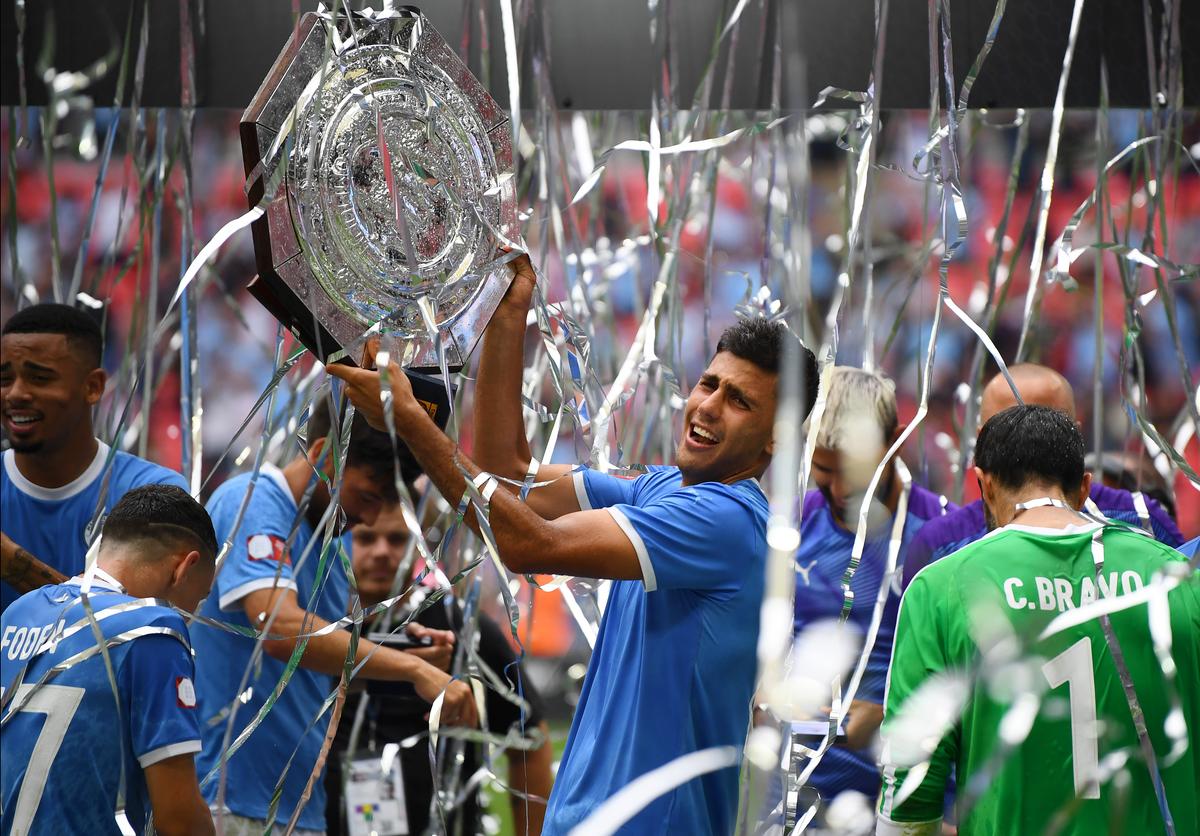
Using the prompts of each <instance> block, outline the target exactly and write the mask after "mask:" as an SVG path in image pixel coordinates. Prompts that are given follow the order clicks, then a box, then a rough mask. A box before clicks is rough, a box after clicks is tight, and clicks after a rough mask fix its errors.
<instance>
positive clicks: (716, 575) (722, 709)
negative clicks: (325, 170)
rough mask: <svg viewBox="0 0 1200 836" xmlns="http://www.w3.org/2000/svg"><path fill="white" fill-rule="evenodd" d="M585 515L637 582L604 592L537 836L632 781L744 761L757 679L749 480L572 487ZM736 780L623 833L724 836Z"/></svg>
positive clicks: (697, 783) (604, 482)
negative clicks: (637, 572) (594, 517)
mask: <svg viewBox="0 0 1200 836" xmlns="http://www.w3.org/2000/svg"><path fill="white" fill-rule="evenodd" d="M574 478H575V480H576V482H575V488H576V493H577V495H578V497H579V504H580V507H581V508H583V509H585V510H586V509H589V508H607V509H608V512H609V513H610V514H612V516H613V518H614V519H615V520H616V522H617V524H618V525H620V526H621V529H622V530H623V531H624V532H625V534H626V535H627V536H628V537H629V539H630V541H631V542H632V543H633V546H634V548H635V550H636V551H637V556H638V561H639V562H640V564H641V567H642V577H643V580H642V581H641V582H638V581H613V582H612V590H611V592H610V593H609V598H608V605H607V607H606V608H605V611H604V617H603V619H602V620H601V623H600V632H599V635H598V637H597V639H596V647H595V649H594V651H593V653H592V659H591V663H590V664H589V665H588V672H587V678H586V679H585V680H584V684H583V693H582V694H581V695H580V699H579V706H578V708H577V709H576V711H575V719H574V722H573V723H572V724H571V734H570V737H569V738H568V740H567V747H566V750H565V751H564V752H563V758H562V763H561V765H560V766H559V770H558V777H557V778H556V780H555V782H554V790H553V792H552V793H551V795H550V806H549V809H548V811H547V815H546V825H545V828H544V829H543V830H542V833H543V834H546V836H555V834H566V833H567V832H568V831H570V830H571V828H572V827H574V826H575V825H577V824H578V823H579V822H581V821H583V820H584V819H585V818H587V816H588V814H590V813H591V812H592V811H593V810H594V809H595V808H596V807H597V806H599V805H600V804H601V803H603V802H604V801H605V800H606V799H607V798H609V797H610V796H612V795H613V794H614V793H615V792H617V791H618V790H620V789H621V788H622V787H624V786H626V785H627V784H628V783H629V782H630V781H632V780H634V779H635V778H637V777H639V776H641V775H643V774H645V773H646V772H649V771H650V770H652V769H655V768H657V767H660V766H663V765H664V764H666V763H669V762H670V761H672V760H674V759H675V758H678V757H680V756H681V755H685V754H688V753H690V752H695V751H698V750H701V749H707V748H709V747H712V746H732V747H734V748H735V749H736V750H737V751H738V752H739V753H740V752H741V749H742V746H743V744H744V743H745V739H746V726H747V723H748V722H749V717H750V702H751V699H752V697H753V691H754V679H755V672H756V668H757V657H756V653H757V645H758V624H759V615H760V612H759V611H760V608H761V606H762V597H763V584H764V575H765V567H766V555H767V546H766V525H767V500H766V497H765V496H764V495H763V492H762V490H761V489H760V488H759V486H758V483H757V482H756V481H754V480H750V479H747V480H744V481H741V482H737V483H735V484H733V485H725V484H722V483H720V482H705V483H703V484H700V485H693V486H691V487H687V488H681V487H680V474H679V470H678V469H677V468H674V467H666V468H652V469H651V472H650V473H649V474H647V475H644V476H641V477H640V478H637V479H632V480H627V479H620V478H616V477H613V476H607V475H604V474H601V473H598V472H595V471H590V470H589V471H582V472H580V473H577V474H575V477H574ZM737 781H738V771H737V768H736V767H729V768H727V769H723V770H720V771H716V772H709V773H708V774H706V775H703V776H700V777H698V778H696V779H693V780H691V781H689V782H687V783H686V784H684V785H682V786H681V787H679V788H677V789H675V790H673V791H672V792H669V793H667V794H666V795H663V796H660V797H659V798H658V799H656V800H655V801H653V802H651V803H650V805H649V806H647V807H646V808H644V809H643V810H642V811H641V812H640V813H639V814H637V815H636V816H635V817H634V818H633V819H631V820H630V821H629V822H628V823H627V824H626V825H625V826H624V827H623V828H622V830H621V832H622V833H644V834H654V836H659V834H664V833H686V834H689V835H690V834H708V833H711V834H728V833H731V832H732V831H733V826H734V820H735V818H736V814H737V800H738V799H737Z"/></svg>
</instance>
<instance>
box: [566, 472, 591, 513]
mask: <svg viewBox="0 0 1200 836" xmlns="http://www.w3.org/2000/svg"><path fill="white" fill-rule="evenodd" d="M586 472H587V471H586V470H576V471H575V472H574V473H572V474H571V481H572V482H574V483H575V498H576V499H577V500H579V510H580V511H591V510H592V501H591V500H590V499H588V492H587V485H586V484H584V481H583V475H584V474H585V473H586Z"/></svg>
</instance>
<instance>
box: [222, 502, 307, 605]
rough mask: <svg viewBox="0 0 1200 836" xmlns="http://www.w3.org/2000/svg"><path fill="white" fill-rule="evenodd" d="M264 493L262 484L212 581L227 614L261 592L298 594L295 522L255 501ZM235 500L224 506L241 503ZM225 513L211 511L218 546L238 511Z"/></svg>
mask: <svg viewBox="0 0 1200 836" xmlns="http://www.w3.org/2000/svg"><path fill="white" fill-rule="evenodd" d="M262 490H263V485H261V484H260V485H259V486H258V487H257V488H256V489H255V495H254V496H252V497H251V499H250V507H249V508H247V509H246V515H245V517H244V519H243V520H242V525H241V526H240V527H239V528H238V530H237V531H236V532H234V537H233V542H232V543H231V544H230V547H229V553H228V554H227V555H226V556H225V562H224V563H223V564H222V566H221V568H220V571H218V572H217V577H216V579H215V580H214V581H213V590H212V594H214V595H216V596H217V604H218V606H219V607H220V608H221V609H222V610H223V611H226V612H230V611H234V610H237V609H238V607H239V602H240V601H241V600H242V599H243V598H245V597H246V596H247V595H249V594H250V593H251V592H256V591H258V590H260V589H274V588H276V587H278V588H281V589H294V590H296V591H297V592H299V587H297V585H296V581H295V579H294V578H293V576H292V557H291V550H290V549H289V548H288V535H289V534H290V533H291V528H292V523H293V520H292V519H291V518H288V519H284V517H285V516H287V515H286V514H284V513H282V512H279V511H277V510H276V509H274V508H273V507H272V503H270V502H269V501H262V502H259V501H256V500H257V499H258V494H259V492H260V491H262ZM226 498H227V499H228V498H229V497H226ZM236 499H237V503H230V502H225V503H222V505H226V506H228V505H231V504H240V501H241V497H240V496H238V497H236ZM226 510H228V509H227V508H213V509H212V516H213V523H214V527H215V528H216V530H217V542H218V543H224V541H225V540H227V539H228V538H229V529H230V528H231V526H232V524H233V518H235V517H236V514H237V509H236V508H234V509H233V512H232V513H230V514H228V515H226V514H224V513H223V511H226ZM226 516H228V518H229V520H228V521H227V522H226V521H225V518H226Z"/></svg>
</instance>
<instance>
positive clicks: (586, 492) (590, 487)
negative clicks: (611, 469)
mask: <svg viewBox="0 0 1200 836" xmlns="http://www.w3.org/2000/svg"><path fill="white" fill-rule="evenodd" d="M571 478H572V479H573V480H574V482H575V498H576V499H578V500H579V510H581V511H591V510H593V509H595V508H608V507H610V506H612V505H620V504H622V503H628V502H632V501H633V489H634V484H635V483H636V482H637V480H636V479H622V478H621V477H619V476H612V475H610V474H607V473H601V472H600V471H598V470H591V469H584V470H577V471H575V472H574V473H572V474H571Z"/></svg>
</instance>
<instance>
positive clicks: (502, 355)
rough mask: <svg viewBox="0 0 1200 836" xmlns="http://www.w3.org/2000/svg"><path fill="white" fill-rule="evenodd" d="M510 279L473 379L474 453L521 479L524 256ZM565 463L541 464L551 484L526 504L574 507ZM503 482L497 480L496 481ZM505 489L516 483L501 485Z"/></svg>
mask: <svg viewBox="0 0 1200 836" xmlns="http://www.w3.org/2000/svg"><path fill="white" fill-rule="evenodd" d="M512 266H513V272H514V276H513V281H512V284H511V285H509V287H508V292H507V293H506V294H505V295H504V299H503V300H502V301H501V303H500V307H499V308H497V309H496V313H495V315H493V316H492V320H491V322H490V323H489V325H488V328H487V331H486V333H485V334H484V338H483V351H482V353H481V356H480V360H479V371H478V377H477V379H476V382H475V411H474V416H473V421H474V430H475V433H474V435H475V449H474V458H475V462H476V464H478V465H479V466H480V467H481V468H483V469H484V470H486V471H488V472H489V473H495V474H496V475H498V476H503V477H505V478H507V479H516V480H520V479H524V478H525V475H526V473H527V472H528V470H529V461H530V459H531V458H532V453H531V451H530V449H529V439H528V438H526V437H525V420H524V412H523V407H522V404H521V387H522V383H523V376H524V369H525V357H524V354H525V330H526V329H525V324H526V317H527V315H528V313H529V304H530V301H531V300H532V298H533V289H534V286H535V285H536V284H537V276H536V275H535V274H534V272H533V265H532V264H531V263H530V262H529V256H527V255H522V256H519V257H518V258H517V259H516V260H514V261H513V262H512ZM570 471H571V467H570V466H568V465H542V466H541V467H540V469H539V470H538V473H537V480H538V481H540V482H545V481H551V480H557V481H554V483H553V484H551V485H546V486H545V487H542V488H538V489H536V490H533V491H531V492H530V493H529V498H528V502H529V506H530V507H531V508H533V509H534V510H535V511H536V512H537V513H538V514H539V515H541V516H542V517H545V518H547V519H553V518H554V517H558V516H562V515H563V514H567V513H570V512H571V511H578V510H579V502H578V501H577V500H576V498H575V487H574V484H573V483H572V481H571V477H570V476H568V475H567V474H568V473H570ZM501 484H503V483H501ZM505 487H506V488H507V489H508V490H509V492H510V493H514V494H515V493H516V488H514V487H512V486H505Z"/></svg>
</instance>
